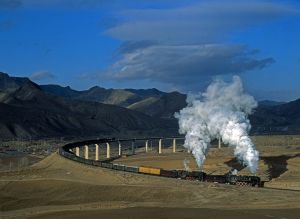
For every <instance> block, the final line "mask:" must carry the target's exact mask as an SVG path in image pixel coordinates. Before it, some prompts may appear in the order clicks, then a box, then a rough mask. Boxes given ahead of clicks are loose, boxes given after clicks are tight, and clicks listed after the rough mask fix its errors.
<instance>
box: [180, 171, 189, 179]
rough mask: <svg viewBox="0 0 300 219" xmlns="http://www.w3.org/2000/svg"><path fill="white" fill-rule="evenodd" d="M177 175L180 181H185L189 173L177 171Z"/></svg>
mask: <svg viewBox="0 0 300 219" xmlns="http://www.w3.org/2000/svg"><path fill="white" fill-rule="evenodd" d="M177 175H178V178H180V179H186V177H188V175H189V172H188V171H186V170H177Z"/></svg>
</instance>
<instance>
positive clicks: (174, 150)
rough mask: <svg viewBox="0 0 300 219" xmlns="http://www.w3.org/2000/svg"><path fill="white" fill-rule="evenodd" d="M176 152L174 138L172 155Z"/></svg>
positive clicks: (174, 140)
mask: <svg viewBox="0 0 300 219" xmlns="http://www.w3.org/2000/svg"><path fill="white" fill-rule="evenodd" d="M175 152H176V138H173V153H175Z"/></svg>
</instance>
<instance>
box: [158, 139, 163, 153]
mask: <svg viewBox="0 0 300 219" xmlns="http://www.w3.org/2000/svg"><path fill="white" fill-rule="evenodd" d="M161 147H162V139H159V141H158V153H159V154H161V153H162V150H161Z"/></svg>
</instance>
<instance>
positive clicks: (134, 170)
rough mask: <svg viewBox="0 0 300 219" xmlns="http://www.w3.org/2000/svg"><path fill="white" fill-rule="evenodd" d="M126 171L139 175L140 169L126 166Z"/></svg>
mask: <svg viewBox="0 0 300 219" xmlns="http://www.w3.org/2000/svg"><path fill="white" fill-rule="evenodd" d="M124 168H125V171H127V172H133V173H138V172H139V168H138V167H134V166H125V167H124Z"/></svg>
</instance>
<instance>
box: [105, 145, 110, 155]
mask: <svg viewBox="0 0 300 219" xmlns="http://www.w3.org/2000/svg"><path fill="white" fill-rule="evenodd" d="M106 158H110V145H109V143H108V142H106Z"/></svg>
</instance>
